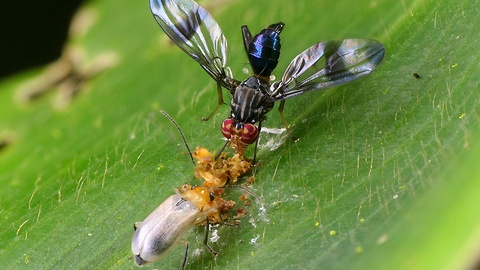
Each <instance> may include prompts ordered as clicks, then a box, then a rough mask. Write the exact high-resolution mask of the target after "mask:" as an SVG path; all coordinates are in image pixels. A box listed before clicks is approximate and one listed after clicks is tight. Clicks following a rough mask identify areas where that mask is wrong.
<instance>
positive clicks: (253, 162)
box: [252, 119, 263, 166]
mask: <svg viewBox="0 0 480 270" xmlns="http://www.w3.org/2000/svg"><path fill="white" fill-rule="evenodd" d="M262 122H263V119H262V120H260V121H258V137H257V140H256V141H255V149H254V150H253V160H252V165H253V166H255V162H257V147H258V140H260V131H262Z"/></svg>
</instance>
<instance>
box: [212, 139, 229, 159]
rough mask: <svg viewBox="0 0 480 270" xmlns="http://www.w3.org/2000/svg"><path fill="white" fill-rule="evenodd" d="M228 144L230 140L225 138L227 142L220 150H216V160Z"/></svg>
mask: <svg viewBox="0 0 480 270" xmlns="http://www.w3.org/2000/svg"><path fill="white" fill-rule="evenodd" d="M229 144H230V141H229V140H227V142H226V143H225V144H224V145H223V147H222V149H220V151H219V152H218V154H217V156H216V157H215V160H217V158H218V157H219V156H220V155H221V154H222V153H223V151H225V148H226V147H227V145H229Z"/></svg>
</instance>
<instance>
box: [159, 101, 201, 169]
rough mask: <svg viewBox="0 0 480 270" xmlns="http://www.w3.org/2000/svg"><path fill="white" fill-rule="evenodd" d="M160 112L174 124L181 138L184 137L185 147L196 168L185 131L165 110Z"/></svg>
mask: <svg viewBox="0 0 480 270" xmlns="http://www.w3.org/2000/svg"><path fill="white" fill-rule="evenodd" d="M160 112H161V113H162V114H163V115H164V116H165V117H166V118H168V120H170V122H172V124H173V125H174V126H175V127H176V128H177V130H178V132H179V133H180V136H182V140H183V143H184V144H185V147H186V148H187V151H188V154H189V155H190V159H191V160H192V163H193V166H196V164H195V160H194V159H193V155H192V151H191V150H190V147H189V146H188V143H187V139H186V138H185V134H183V131H182V130H181V129H180V126H179V125H178V124H177V122H175V120H173V118H172V117H171V116H170V115H169V114H168V113H167V112H166V111H164V110H160Z"/></svg>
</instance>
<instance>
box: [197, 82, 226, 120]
mask: <svg viewBox="0 0 480 270" xmlns="http://www.w3.org/2000/svg"><path fill="white" fill-rule="evenodd" d="M217 93H218V104H217V107H216V108H215V109H214V110H213V112H212V113H211V114H210V115H209V116H208V117H207V118H205V117H202V121H208V120H210V118H212V116H213V115H214V114H215V113H216V112H217V111H218V109H220V107H221V106H222V105H223V96H222V84H221V83H220V81H217Z"/></svg>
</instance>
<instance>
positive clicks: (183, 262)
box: [180, 242, 188, 270]
mask: <svg viewBox="0 0 480 270" xmlns="http://www.w3.org/2000/svg"><path fill="white" fill-rule="evenodd" d="M187 258H188V242H186V243H185V255H183V260H182V264H181V265H180V270H184V269H185V265H187Z"/></svg>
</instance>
